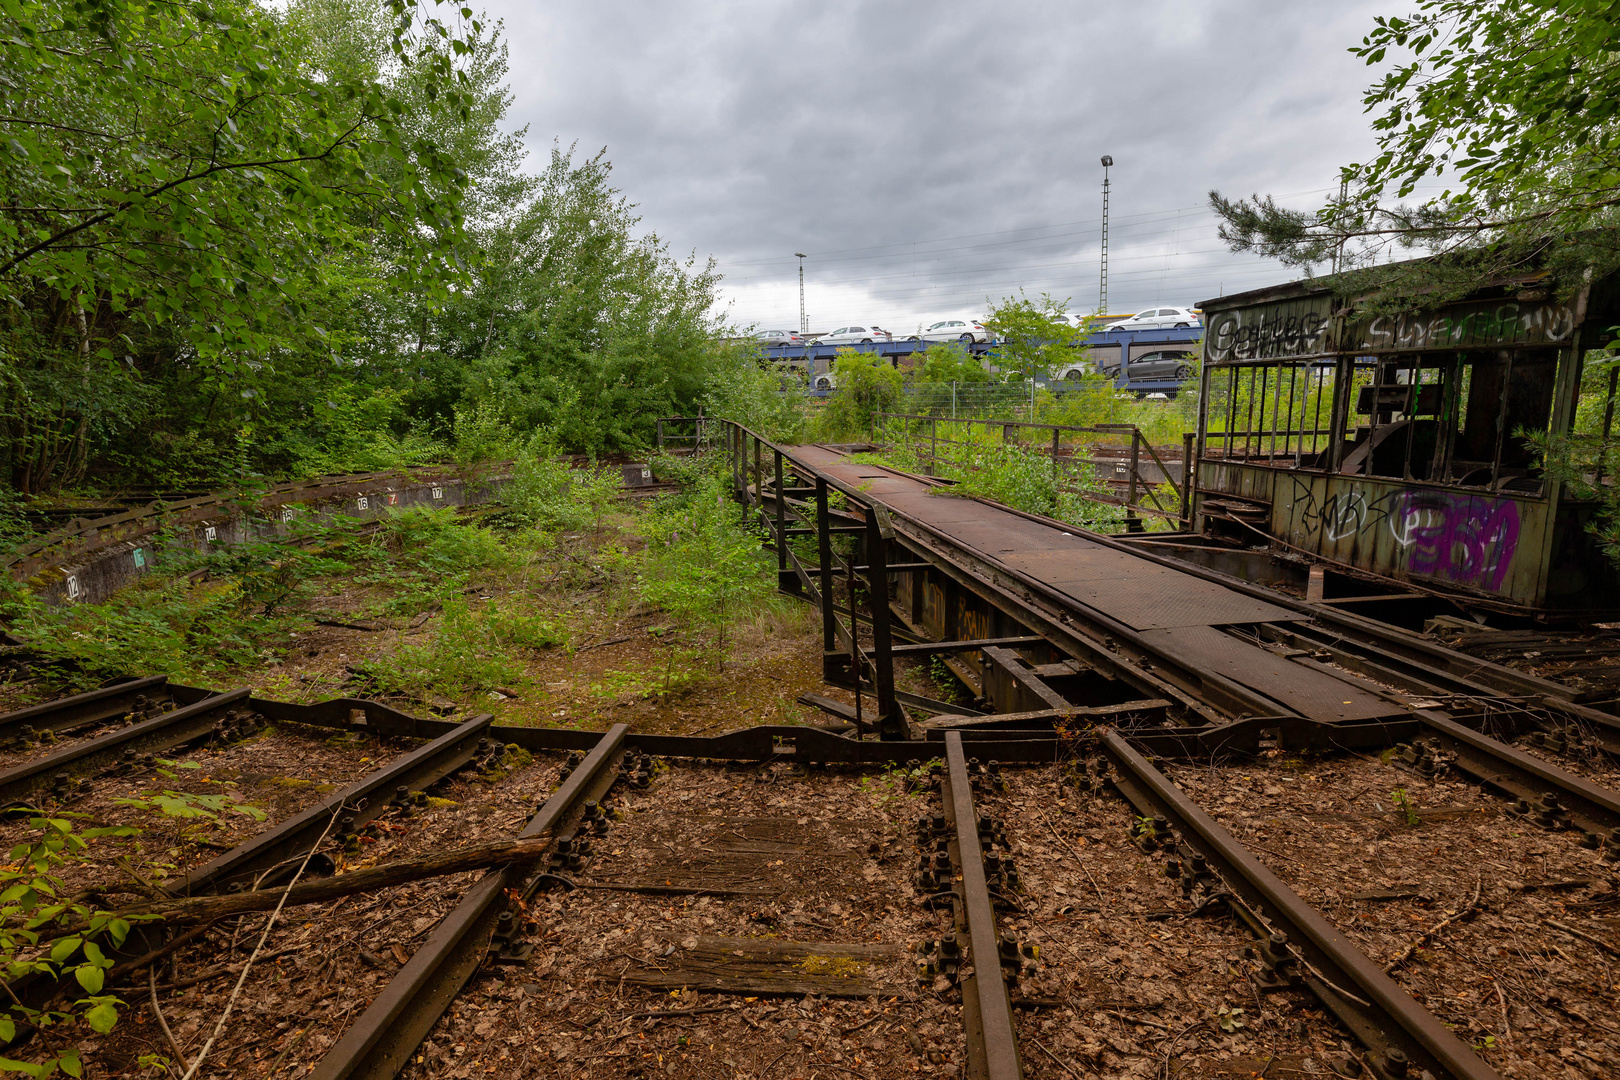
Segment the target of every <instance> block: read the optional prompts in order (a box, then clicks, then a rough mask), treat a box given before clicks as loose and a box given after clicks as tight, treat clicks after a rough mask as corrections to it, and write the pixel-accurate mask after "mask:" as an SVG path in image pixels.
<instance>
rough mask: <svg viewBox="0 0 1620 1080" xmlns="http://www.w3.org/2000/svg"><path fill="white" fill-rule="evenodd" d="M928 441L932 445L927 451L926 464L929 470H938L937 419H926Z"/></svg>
mask: <svg viewBox="0 0 1620 1080" xmlns="http://www.w3.org/2000/svg"><path fill="white" fill-rule="evenodd" d="M928 439H929V442H930V443H931V444H932V445H931V446H930V448H929V450H928V464H929V466H930V467H931V468H934V469H938V468H939V417H937V416H930V417H929V418H928Z"/></svg>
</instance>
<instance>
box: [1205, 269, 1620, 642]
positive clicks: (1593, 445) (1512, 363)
mask: <svg viewBox="0 0 1620 1080" xmlns="http://www.w3.org/2000/svg"><path fill="white" fill-rule="evenodd" d="M1616 285H1617V282H1616V281H1615V280H1613V279H1607V280H1604V281H1602V282H1600V283H1598V284H1593V285H1589V286H1587V287H1586V288H1583V289H1582V290H1581V291H1580V292H1579V293H1577V294H1576V295H1575V296H1574V297H1572V298H1570V299H1569V300H1568V301H1561V300H1560V299H1558V298H1557V297H1556V296H1554V295H1551V294H1550V293H1549V292H1548V290H1546V289H1545V288H1542V287H1537V286H1536V285H1535V284H1534V283H1530V284H1525V283H1510V284H1508V285H1505V286H1498V287H1495V288H1491V289H1481V290H1479V291H1478V292H1476V293H1474V294H1473V295H1472V296H1470V297H1468V298H1467V299H1464V300H1460V301H1457V302H1454V303H1449V304H1445V305H1442V306H1440V307H1438V308H1436V309H1434V310H1432V311H1428V312H1424V313H1422V314H1418V315H1411V314H1406V315H1384V314H1376V313H1375V312H1374V311H1372V310H1369V308H1370V305H1369V304H1368V303H1366V302H1365V298H1361V297H1355V296H1346V295H1340V294H1337V293H1335V292H1333V291H1332V289H1331V287H1330V286H1329V285H1324V284H1321V283H1317V282H1311V281H1303V282H1295V283H1292V284H1288V285H1282V286H1278V287H1275V288H1269V289H1260V290H1255V291H1253V292H1248V293H1241V294H1238V295H1234V296H1225V297H1221V298H1219V299H1215V300H1207V301H1205V302H1204V305H1203V308H1204V313H1205V314H1204V318H1205V326H1206V328H1207V329H1206V331H1205V335H1204V370H1203V375H1202V394H1201V398H1200V402H1201V404H1200V409H1199V422H1198V436H1197V437H1198V457H1197V461H1198V466H1197V474H1196V476H1197V482H1196V485H1195V491H1194V515H1195V521H1196V522H1197V527H1198V528H1199V529H1200V530H1201V531H1202V532H1204V533H1205V534H1206V535H1210V536H1214V537H1221V538H1224V539H1227V540H1239V541H1242V542H1245V543H1247V544H1251V545H1252V544H1255V543H1257V542H1264V543H1265V544H1267V545H1268V546H1270V547H1271V548H1273V549H1282V550H1284V551H1291V552H1294V553H1298V554H1303V555H1306V556H1310V557H1311V558H1313V559H1316V560H1320V561H1322V562H1325V563H1327V564H1329V565H1330V566H1331V565H1334V564H1337V565H1338V566H1339V567H1341V568H1343V569H1345V570H1346V571H1353V572H1354V571H1359V572H1360V573H1362V574H1372V575H1378V576H1380V577H1384V578H1391V579H1395V580H1398V581H1401V582H1406V583H1410V584H1413V585H1417V586H1423V587H1429V588H1436V587H1438V588H1442V589H1444V590H1446V591H1448V592H1458V591H1460V592H1463V593H1467V594H1469V596H1470V597H1472V598H1474V599H1475V600H1476V601H1478V602H1480V603H1482V605H1483V606H1485V607H1488V608H1492V609H1496V610H1501V611H1509V612H1519V613H1524V614H1537V615H1541V614H1551V613H1562V614H1565V615H1571V614H1575V613H1578V612H1598V611H1612V610H1614V609H1616V608H1620V579H1617V575H1616V573H1615V568H1614V565H1613V564H1612V563H1611V562H1610V560H1609V559H1608V558H1607V557H1606V556H1605V555H1604V554H1603V552H1602V550H1601V549H1600V547H1599V545H1598V543H1597V539H1596V537H1594V536H1593V535H1592V533H1591V532H1590V530H1589V528H1588V525H1589V524H1590V522H1591V520H1592V517H1593V515H1594V513H1595V512H1596V511H1597V509H1598V502H1597V501H1596V499H1595V498H1594V497H1593V494H1594V489H1595V488H1596V487H1598V486H1599V485H1605V484H1607V483H1609V482H1610V481H1609V478H1608V477H1605V476H1604V475H1603V465H1602V462H1603V457H1602V448H1603V447H1605V446H1606V445H1607V444H1608V442H1609V436H1610V430H1611V426H1612V423H1613V420H1614V416H1613V413H1614V409H1613V405H1612V401H1613V394H1614V389H1615V375H1614V369H1613V368H1610V367H1603V368H1599V367H1596V366H1594V365H1592V364H1591V363H1590V361H1591V357H1589V356H1588V355H1587V353H1588V351H1589V350H1592V349H1595V348H1598V347H1600V346H1602V345H1604V344H1605V343H1607V342H1608V341H1609V340H1610V338H1611V336H1612V333H1611V328H1612V327H1614V326H1615V324H1616V323H1617V322H1620V303H1617V289H1616ZM1583 364H1584V365H1585V366H1587V367H1589V368H1590V370H1584V371H1583ZM1537 433H1544V434H1545V435H1547V436H1549V437H1550V438H1551V439H1552V441H1553V443H1554V444H1556V445H1560V446H1564V447H1567V451H1565V453H1566V454H1567V456H1568V457H1569V460H1570V461H1571V462H1572V464H1573V467H1574V469H1575V470H1576V472H1575V475H1578V476H1580V477H1581V479H1582V480H1583V481H1584V483H1575V484H1572V483H1565V482H1560V481H1559V480H1558V479H1556V478H1555V477H1552V476H1549V475H1547V473H1546V471H1545V470H1544V469H1543V468H1542V464H1541V463H1542V453H1541V450H1540V448H1538V447H1537V446H1536V444H1535V440H1533V439H1531V438H1527V437H1526V436H1527V435H1531V434H1537Z"/></svg>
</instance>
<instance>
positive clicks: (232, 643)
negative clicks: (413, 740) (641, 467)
mask: <svg viewBox="0 0 1620 1080" xmlns="http://www.w3.org/2000/svg"><path fill="white" fill-rule="evenodd" d="M659 469H660V472H661V474H670V473H674V474H677V475H678V476H679V477H680V478H681V479H682V480H683V481H684V484H683V487H682V488H681V489H680V490H678V491H676V492H673V493H669V494H665V495H661V496H659V497H657V498H655V499H653V500H651V501H650V502H641V503H632V502H626V501H623V500H621V499H620V497H619V496H620V489H619V479H618V471H617V470H606V469H604V470H600V471H598V470H579V469H569V468H568V467H566V466H565V465H563V464H560V463H559V462H557V461H556V460H555V458H554V457H553V456H551V455H550V454H549V453H548V452H546V450H545V448H544V447H543V446H541V447H537V448H536V449H535V450H534V451H531V452H529V453H526V454H524V455H522V456H521V457H520V459H519V463H518V467H517V469H516V474H517V475H516V479H515V480H514V482H513V484H512V487H511V489H510V490H509V491H508V493H507V497H506V501H505V502H504V503H503V504H502V505H500V506H498V507H493V508H490V509H487V510H485V511H481V512H478V513H467V514H458V513H457V512H456V511H453V510H438V511H435V510H409V511H404V512H400V513H397V514H393V515H390V516H388V517H384V518H382V519H379V520H378V521H376V522H373V523H363V522H359V521H353V520H339V521H337V522H334V523H329V524H318V523H303V524H300V525H299V526H297V527H296V528H295V530H294V531H293V532H292V533H290V534H289V535H287V536H285V537H282V538H276V539H267V540H260V541H254V542H250V543H246V544H240V545H235V546H232V547H229V548H221V549H215V550H209V551H204V552H196V551H190V550H187V549H184V548H182V547H181V546H179V545H178V544H176V543H169V544H166V545H154V546H156V547H157V548H158V550H160V552H161V557H160V559H159V562H158V565H157V566H155V567H154V569H153V570H152V571H151V572H150V573H149V574H148V575H147V576H146V577H145V578H143V579H142V580H141V581H139V582H138V583H136V584H135V585H132V586H130V587H128V588H125V589H123V590H120V591H119V592H118V593H117V594H116V595H114V596H113V597H112V598H111V599H109V600H108V601H106V602H105V603H101V604H82V605H75V606H64V607H59V608H52V607H47V606H45V605H43V604H40V603H37V602H35V601H33V600H32V599H31V598H29V597H28V596H27V595H26V594H24V593H23V592H22V591H21V590H14V591H13V592H12V593H11V594H10V595H9V597H8V598H7V603H6V605H5V612H4V614H5V615H6V618H7V622H8V629H9V631H10V633H11V634H12V635H13V636H14V637H15V638H16V639H17V640H18V641H20V642H21V643H22V648H21V649H20V650H18V653H19V659H20V660H23V661H25V662H26V665H27V666H26V669H25V670H26V671H27V674H28V677H30V678H32V679H33V680H34V685H33V687H31V688H30V689H31V691H32V696H36V697H37V696H51V695H53V694H55V693H59V692H62V691H66V690H80V689H85V688H88V687H92V686H95V685H97V684H99V683H102V682H104V681H105V680H107V679H108V678H112V677H116V676H123V675H130V674H141V675H150V674H167V675H169V676H170V677H171V678H173V679H174V680H176V681H178V682H183V683H188V684H192V685H202V686H216V687H218V686H224V685H226V684H239V683H251V684H253V685H255V686H258V687H259V688H260V689H261V690H262V691H263V692H266V693H269V694H271V695H272V696H282V697H289V698H293V699H298V700H304V699H314V698H320V697H332V696H339V695H341V694H348V695H367V696H382V697H393V698H395V699H396V700H400V701H402V702H404V703H406V704H410V703H417V704H429V705H433V706H435V707H439V706H448V705H450V704H461V705H465V706H467V707H473V706H474V705H475V704H477V705H478V706H479V707H485V706H488V705H491V704H496V703H499V702H501V701H521V702H524V703H526V705H527V706H529V709H528V712H527V714H526V716H522V717H520V716H512V717H509V718H508V719H511V720H516V721H518V722H521V721H522V720H523V719H529V720H530V721H531V722H532V721H542V720H543V721H544V722H557V721H561V722H577V721H578V720H579V719H580V718H581V716H582V714H583V715H584V716H593V715H598V716H605V714H604V713H602V711H601V710H602V709H603V708H605V707H608V706H609V705H611V704H612V703H614V702H617V701H622V700H626V699H632V698H633V699H638V700H639V699H652V698H657V697H667V696H670V695H680V694H687V693H691V692H693V691H695V690H697V689H698V688H700V687H701V686H702V685H703V684H705V683H706V682H709V681H712V680H713V679H715V678H717V677H719V676H721V675H722V674H723V673H725V672H726V670H727V669H728V668H731V667H733V666H734V664H735V663H738V662H742V660H741V659H739V658H744V659H745V658H746V655H747V654H749V653H750V652H751V651H754V652H757V651H758V648H759V646H760V644H761V643H762V642H770V641H772V640H775V639H779V638H781V637H782V636H783V635H788V636H792V635H795V634H798V633H800V631H802V630H803V629H804V628H803V626H801V625H800V624H801V623H803V622H804V621H805V618H806V616H805V615H804V613H803V611H801V610H800V609H799V608H797V607H796V606H794V605H793V604H792V602H791V601H788V600H785V599H782V598H779V597H777V596H775V595H774V589H775V575H774V567H773V565H772V560H771V559H770V557H769V556H768V555H767V554H766V553H764V552H763V551H762V550H761V542H760V537H759V536H758V535H757V534H756V533H753V532H751V531H749V530H748V529H747V528H744V527H743V526H742V525H741V524H740V522H739V515H738V512H737V509H736V507H735V505H734V504H733V503H732V502H731V501H730V500H729V499H727V498H726V497H725V492H724V490H723V484H722V482H721V481H720V479H719V478H718V476H717V475H716V474H715V473H714V471H713V469H712V468H711V464H710V463H709V462H706V461H698V462H688V461H682V462H680V463H679V464H677V463H675V462H673V461H660V463H659ZM576 649H577V650H579V651H581V652H590V653H592V655H591V657H590V662H589V663H586V664H583V665H581V664H576V663H573V662H572V661H574V659H575V650H576ZM597 650H604V651H600V652H598V651H597ZM739 650H740V651H739ZM610 661H613V662H614V663H613V664H612V666H610V667H606V668H604V667H603V666H602V664H605V663H608V662H610ZM578 669H583V670H578ZM586 673H588V675H589V677H588V678H586V677H581V676H583V675H585V674H586ZM492 695H493V696H492ZM795 696H796V693H795V694H789V695H786V699H785V700H786V702H791V701H792V699H793V697H795ZM559 697H567V698H569V699H570V700H568V701H567V702H566V703H564V704H562V705H558V706H556V707H553V708H544V707H543V706H545V705H546V704H547V703H548V702H551V701H553V700H555V699H557V698H559ZM782 710H783V716H782V718H783V719H787V718H790V714H791V713H792V712H793V709H791V708H789V707H788V706H787V705H786V704H784V705H783V706H782Z"/></svg>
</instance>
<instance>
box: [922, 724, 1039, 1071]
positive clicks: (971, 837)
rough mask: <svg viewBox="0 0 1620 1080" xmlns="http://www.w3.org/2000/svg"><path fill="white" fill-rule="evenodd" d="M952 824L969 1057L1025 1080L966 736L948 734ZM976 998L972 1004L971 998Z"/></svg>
mask: <svg viewBox="0 0 1620 1080" xmlns="http://www.w3.org/2000/svg"><path fill="white" fill-rule="evenodd" d="M941 793H942V795H943V801H944V803H945V813H946V816H947V823H948V825H949V826H950V827H951V828H953V829H954V830H955V831H956V844H955V848H954V851H955V854H956V864H957V868H958V870H959V871H960V872H961V875H962V892H961V905H962V915H963V918H964V921H965V922H966V924H967V934H968V957H969V959H971V960H972V961H973V980H972V981H973V985H972V986H971V987H968V986H966V985H965V984H966V980H964V987H963V997H964V1002H963V1005H964V1008H963V1016H964V1027H965V1028H966V1029H967V1038H968V1058H969V1061H970V1062H975V1063H976V1064H978V1065H979V1066H980V1067H981V1068H982V1070H983V1071H982V1073H976V1075H982V1076H983V1077H984V1080H1021V1078H1022V1077H1023V1075H1024V1071H1023V1066H1022V1065H1021V1064H1020V1063H1019V1060H1018V1036H1017V1034H1016V1033H1015V1032H1014V1030H1013V1016H1012V1001H1011V999H1010V998H1009V997H1008V996H1007V983H1006V981H1005V979H1003V977H1002V974H1001V951H1000V947H1001V936H1000V934H998V933H997V931H996V911H995V906H994V904H993V903H992V902H991V899H990V885H989V882H988V881H987V880H986V878H985V872H984V850H983V848H982V847H981V846H980V842H979V815H978V812H977V811H976V810H975V809H974V808H973V786H972V780H971V779H970V778H969V776H968V767H967V758H966V756H965V755H964V754H963V752H962V733H961V732H959V731H950V732H947V733H946V734H945V777H944V784H943V785H942V788H941ZM969 995H971V996H972V998H973V1000H972V1002H971V1003H970V1002H968V1001H967V1000H966V998H967V997H968V996H969Z"/></svg>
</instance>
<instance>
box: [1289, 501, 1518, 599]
mask: <svg viewBox="0 0 1620 1080" xmlns="http://www.w3.org/2000/svg"><path fill="white" fill-rule="evenodd" d="M1548 524H1549V512H1548V507H1547V504H1546V503H1545V502H1544V501H1542V500H1539V499H1516V498H1512V497H1510V496H1506V495H1493V494H1489V493H1483V492H1473V491H1467V490H1460V489H1457V488H1438V487H1431V486H1425V485H1415V484H1407V483H1404V482H1402V481H1400V480H1380V479H1378V478H1376V477H1360V476H1338V475H1327V476H1322V475H1311V474H1307V473H1290V474H1288V475H1287V476H1286V477H1284V479H1283V481H1282V483H1281V484H1279V485H1278V494H1277V498H1276V499H1275V500H1274V501H1273V504H1272V519H1271V527H1272V532H1273V534H1274V535H1276V536H1277V537H1279V538H1280V539H1282V540H1284V541H1286V542H1287V543H1289V544H1291V545H1293V546H1294V547H1297V548H1302V549H1304V550H1305V551H1309V552H1311V553H1313V554H1316V555H1320V556H1322V557H1324V558H1328V559H1333V560H1335V561H1337V562H1342V563H1348V564H1349V565H1351V566H1354V567H1357V568H1358V569H1361V570H1366V571H1369V572H1371V573H1375V574H1382V575H1384V576H1385V577H1392V578H1396V579H1398V580H1402V581H1414V582H1422V583H1430V584H1434V585H1440V586H1445V587H1448V588H1463V589H1468V590H1470V591H1473V592H1477V593H1483V594H1486V595H1490V596H1493V597H1499V598H1501V599H1503V600H1508V601H1511V602H1514V603H1519V604H1527V605H1536V604H1538V603H1539V602H1540V591H1541V583H1542V558H1541V553H1542V550H1543V548H1544V542H1545V539H1546V531H1547V528H1548Z"/></svg>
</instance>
